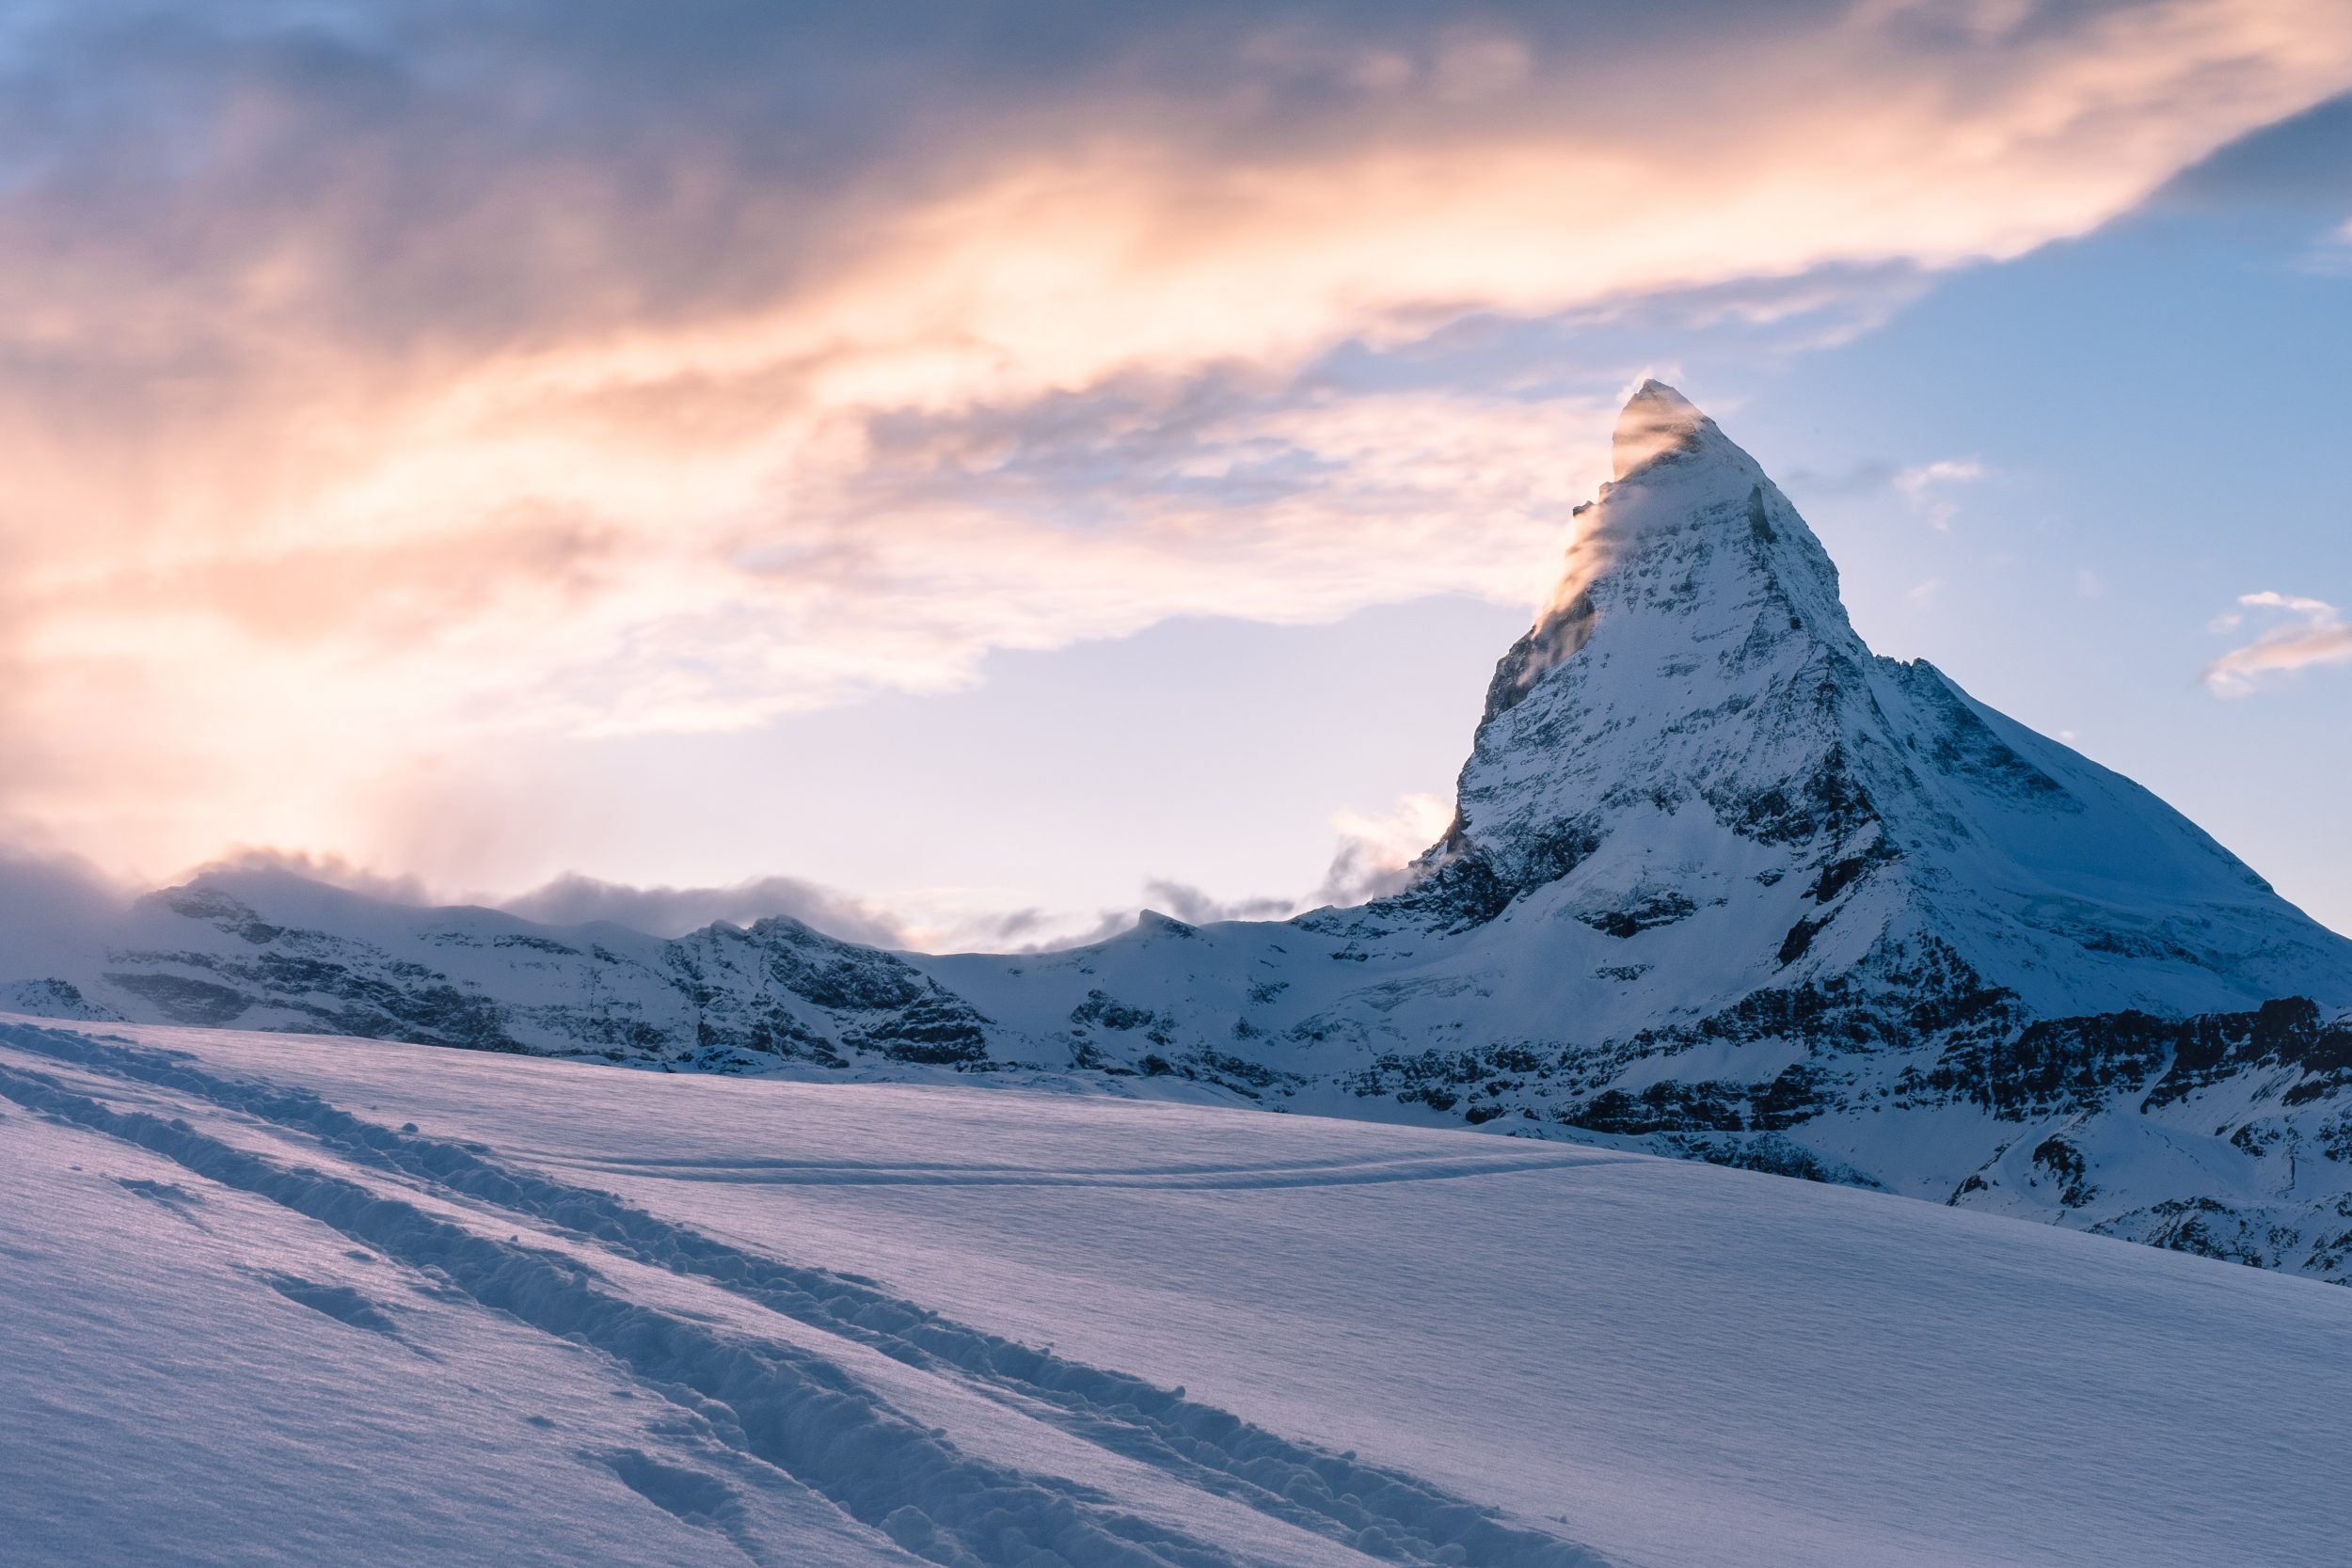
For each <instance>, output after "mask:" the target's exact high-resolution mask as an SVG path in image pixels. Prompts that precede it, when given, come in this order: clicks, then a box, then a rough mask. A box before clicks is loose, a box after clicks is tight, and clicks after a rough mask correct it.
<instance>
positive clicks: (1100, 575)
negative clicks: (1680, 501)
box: [0, 0, 2352, 947]
mask: <svg viewBox="0 0 2352 1568" xmlns="http://www.w3.org/2000/svg"><path fill="white" fill-rule="evenodd" d="M2347 358H2352V8H2346V7H2345V6H2344V5H2343V4H2342V0H2158V3H2122V4H2119V3H2106V4H2101V3H2090V0H1840V3H1822V0H1676V3H1665V4H1660V3H1655V0H1645V3H1642V4H1631V3H1628V4H1623V5H1609V4H1587V5H1581V6H1576V7H1562V6H1558V5H1525V6H1515V5H1500V4H1499V5H1487V6H1457V7H1447V8H1430V7H1426V6H1420V5H1407V4H1404V3H1402V0H1399V3H1394V4H1391V3H1384V0H1356V3H1346V4H1342V3H1321V4H1297V3H1279V0H1276V3H1262V4H1252V5H1240V4H1225V3H1221V0H1210V3H1191V4H1183V5H1175V4H1171V5H1167V6H1159V7H1150V8H1144V7H1103V6H1079V5H1065V4H1061V3H1058V0H1027V3H1025V4H1021V5H1017V6H1016V5H1004V4H993V3H990V0H961V3H957V4H941V3H931V4H914V3H909V4H897V5H879V6H878V5H873V4H870V3H869V4H864V5H852V4H834V3H831V0H805V3H802V4H796V5H793V6H788V7H786V6H776V5H772V4H767V3H764V0H763V3H755V0H675V3H673V4H669V5H664V6H660V7H647V6H643V5H637V4H624V3H621V0H562V3H558V0H467V3H465V4H457V3H454V0H451V3H439V0H412V3H405V4H397V3H390V0H368V3H361V0H342V3H327V0H310V3H294V0H278V3H269V0H216V3H215V4H212V5H208V6H204V7H187V6H184V5H164V4H139V3H131V0H72V3H60V4H44V3H40V0H19V3H18V4H15V5H12V6H10V7H9V8H7V10H6V13H5V15H0V472H5V473H6V474H7V475H8V483H7V484H6V486H5V487H0V568H4V569H0V736H5V739H6V746H5V749H0V844H4V845H5V846H6V847H7V854H8V857H9V858H11V859H12V860H13V861H14V862H16V863H37V862H43V861H44V860H45V861H50V862H54V861H56V860H58V859H60V858H62V859H64V860H66V861H67V862H69V863H74V864H78V865H80V866H81V867H83V868H85V869H86V870H87V872H88V873H89V874H91V875H94V876H97V877H100V878H103V879H111V880H112V881H114V882H117V883H119V884H120V885H122V886H125V887H130V886H152V885H157V884H159V883H162V882H165V881H168V880H173V879H179V878H182V877H184V876H185V875H186V874H187V873H188V872H189V870H190V869H191V868H193V867H196V866H199V865H202V864H205V863H218V862H220V861H223V860H234V859H246V860H253V859H262V860H278V861H282V862H285V863H292V864H294V865H297V866H302V867H307V868H309V869H310V870H312V871H315V872H317V873H319V874H323V875H326V876H329V877H332V878H334V879H339V880H343V881H346V882H349V883H352V884H354V885H359V886H365V887H370V888H373V889H376V890H378V891H383V892H388V893H390V894H393V895H399V896H405V897H414V898H434V899H447V898H467V899H475V900H482V901H499V902H504V903H507V904H509V905H510V906H511V907H514V908H516V909H517V910H520V911H524V912H527V913H532V914H534V915H538V916H541V917H544V918H550V919H568V918H583V917H587V916H590V915H605V916H612V917H617V918H622V919H627V920H631V921H633V922H636V923H639V924H642V925H644V926H646V927H649V928H660V929H664V930H672V929H684V928H686V927H689V926H691V925H694V924H699V923H701V922H702V921H704V920H707V919H710V918H722V917H723V918H733V919H743V918H748V917H750V916H753V915H756V914H760V913H766V912H790V913H798V914H802V915H803V916H804V917H807V918H811V919H813V920H815V921H816V922H817V923H818V924H820V925H822V926H825V927H827V928H829V929H834V930H836V931H839V932H840V933H842V934H845V935H850V936H855V937H861V938H866V939H868V940H878V941H887V942H897V943H902V944H907V945H919V946H928V947H950V946H966V945H971V946H984V947H1007V946H1017V945H1025V944H1028V943H1033V942H1052V941H1058V940H1068V939H1069V938H1071V937H1073V936H1075V935H1080V934H1084V933H1087V932H1090V931H1095V930H1100V929H1106V928H1109V927H1110V926H1113V925H1116V924H1117V923H1119V922H1120V921H1121V920H1123V919H1125V918H1128V917H1130V916H1131V915H1132V912H1133V911H1135V910H1136V908H1137V907H1139V906H1142V905H1150V906H1152V907H1155V908H1159V909H1163V910H1166V911H1169V912H1173V913H1177V914H1179V915H1184V916H1187V917H1192V918H1204V917H1210V916H1214V915H1216V914H1219V913H1250V914H1267V913H1281V912H1287V911H1290V910H1293V909H1295V908H1300V907H1304V906H1306V905H1308V904H1311V903H1314V902H1320V901H1325V900H1327V899H1331V898H1338V897H1345V896H1349V895H1352V894H1354V893H1356V892H1358V891H1360V890H1361V889H1362V888H1364V887H1366V886H1370V885H1372V884H1373V882H1374V881H1375V879H1377V877H1378V876H1379V874H1380V873H1381V872H1382V871H1384V870H1386V869H1388V868H1390V867H1392V866H1394V865H1395V864H1397V863H1401V861H1402V860H1403V859H1404V858H1405V857H1406V856H1408V855H1410V854H1411V853H1412V852H1414V851H1416V850H1418V849H1419V848H1420V847H1422V846H1423V845H1425V844H1426V843H1427V842H1428V841H1429V839H1430V838H1431V837H1433V836H1434V835H1435V832H1436V831H1437V830H1438V828H1439V827H1441V826H1442V823H1443V818H1444V816H1445V813H1446V810H1447V806H1448V797H1449V792H1450V789H1451V784H1452V780H1453V776H1454V771H1455V769H1456V768H1458V767H1459V766H1460V763H1461V760H1462V758H1463V756H1464V754H1465V753H1466V752H1467V749H1468V745H1469V740H1470V730H1471V727H1472V724H1473V722H1474V721H1475V718H1476V715H1477V710H1478V705H1479V701H1480V695H1481V693H1482V692H1483V689H1484V686H1485V682H1486V676H1487V674H1488V673H1489V672H1490V671H1491V669H1492V666H1493V663H1494V660H1495V659H1496V657H1498V656H1499V655H1500V654H1501V652H1502V649H1503V648H1504V647H1505V646H1507V645H1508V643H1509V642H1510V641H1511V640H1512V639H1513V638H1514V637H1515V636H1516V635H1517V634H1518V632H1519V631H1520V630H1522V629H1524V627H1525V626H1526V624H1527V621H1528V618H1529V615H1530V612H1531V610H1532V609H1533V607H1534V605H1536V604H1537V603H1538V602H1539V601H1540V600H1541V599H1542V597H1543V595H1544V593H1545V591H1546V589H1547V588H1548V587H1549V583H1550V580H1551V578H1552V577H1553V576H1554V575H1555V574H1556V571H1557V569H1558V563H1559V561H1560V555H1561V550H1562V547H1563V545H1564V543H1565V537H1566V531H1567V529H1568V527H1569V520H1568V514H1569V510H1570V508H1571V507H1572V506H1574V505H1575V504H1576V503H1577V502H1578V501H1580V500H1581V499H1586V498H1587V497H1588V496H1589V495H1590V493H1591V491H1592V489H1593V488H1594V486H1595V485H1596V484H1597V483H1598V482H1599V481H1600V480H1601V479H1603V478H1605V477H1607V470H1606V436H1607V431H1608V427H1609V424H1610V421H1611V419H1612V418H1613V412H1614V409H1615V407H1616V405H1617V404H1618V403H1619V402H1620V401H1621V399H1622V398H1623V396H1624V395H1625V393H1626V392H1627V390H1628V389H1629V388H1630V387H1632V386H1633V385H1636V384H1638V383H1639V381H1640V380H1641V379H1643V378H1644V377H1645V376H1648V375H1658V376H1660V377H1661V378H1663V379H1666V380H1669V381H1671V382H1673V383H1675V384H1676V385H1677V386H1678V387H1679V388H1681V389H1682V390H1683V391H1684V392H1685V393H1687V394H1688V395H1690V396H1691V397H1692V398H1693V399H1694V400H1696V401H1697V402H1699V403H1700V404H1701V405H1702V406H1704V407H1705V408H1706V409H1707V410H1708V412H1709V413H1710V414H1712V415H1714V416H1715V417H1716V419H1717V420H1718V421H1719V422H1720V423H1721V424H1722V425H1723V426H1724V429H1725V430H1726V431H1727V433H1728V434H1730V435H1731V436H1732V437H1733V438H1734V439H1736V440H1739V441H1740V442H1741V443H1742V444H1743V445H1745V446H1747V447H1748V448H1749V450H1750V451H1753V452H1754V453H1755V454H1756V456H1757V458H1758V459H1759V460H1760V461H1762V462H1763V463H1764V465H1765V466H1766V467H1767V468H1768V469H1769V470H1770V471H1772V473H1773V474H1775V476H1776V477H1777V478H1778V479H1779V480H1780V482H1781V483H1782V486H1783V488H1784V489H1785V490H1787V492H1788V495H1789V496H1790V498H1791V499H1793V500H1795V501H1796V503H1797V504H1798V505H1799V507H1800V508H1801V509H1802V510H1803V511H1804V513H1805V515H1806V516H1807V518H1808V519H1809V520H1810V521H1811V522H1812V524H1813V525H1814V527H1815V530H1816V531H1817V532H1819V533H1820V536H1821V538H1822V540H1823V542H1824V543H1825V544H1826V545H1827V546H1829V548H1830V550H1831V552H1832V554H1833V555H1834V556H1835V557H1836V560H1837V562H1839V565H1840V568H1841V570H1842V572H1843V574H1844V581H1845V585H1846V596H1847V600H1848V604H1849V607H1850V609H1851V612H1852V615H1853V618H1854V621H1855V623H1856V625H1857V626H1859V628H1860V629H1861V630H1862V632H1863V633H1864V635H1865V636H1866V637H1867V638H1868V639H1869V640H1870V641H1871V642H1872V644H1873V646H1875V647H1876V648H1877V649H1878V650H1879V651H1880V652H1882V653H1886V654H1892V655H1896V656H1899V657H1927V658H1931V659H1932V660H1933V661H1934V662H1935V663H1936V664H1937V665H1938V667H1940V668H1942V669H1943V670H1945V671H1946V672H1947V673H1950V674H1951V675H1952V676H1953V677H1954V678H1956V679H1957V680H1959V681H1960V682H1961V683H1962V684H1963V686H1964V687H1966V688H1967V689H1969V690H1970V691H1972V692H1973V693H1974V694H1976V695H1977V696H1978V697H1979V698H1980V699H1982V700H1984V701H1986V702H1989V703H1991V704H1993V705H1995V706H1997V707H2000V708H2002V709H2004V710H2006V711H2008V712H2009V713H2010V714H2012V715H2013V716H2015V717H2016V718H2018V719H2020V720H2023V721H2026V722H2027V723H2029V724H2032V725H2034V726H2035V727H2037V728H2040V729H2042V730H2044V731H2046V732H2048V733H2050V734H2053V735H2056V736H2059V737H2060V738H2062V739H2065V740H2067V741H2069V742H2070V743H2071V744H2073V745H2074V746H2076V747H2078V748H2079V749H2081V750H2082V751H2084V752H2086V753H2088V754H2089V755H2090V756H2092V757H2093V758H2095V759H2097V760H2099V761H2101V762H2103V763H2106V764H2107V765H2109V766H2111V767H2114V768H2120V769H2122V771H2124V772H2126V773H2128V774H2130V775H2131V776H2133V777H2135V778H2137V779H2138V780H2139V781H2140V782H2142V783H2144V784H2148V785H2149V786H2150V787H2151V788H2153V789H2154V790H2156V791H2157V793H2159V794H2160V795H2162V796H2164V797H2165V798H2166V799H2167V800H2170V801H2171V802H2172V803H2173V804H2175V805H2176V806H2178V807H2180V808H2181V809H2182V810H2183V811H2185V813H2187V814H2188V815H2189V816H2191V817H2193V818H2194V819H2195V820H2197V821H2198V822H2199V823H2201V825H2202V826H2204V827H2205V828H2207V829H2208V830H2209V831H2211V832H2213V833H2214V834H2215V835H2216V836H2217V837H2218V838H2219V839H2220V840H2221V841H2222V842H2223V843H2224V844H2226V845H2228V846H2229V847H2232V848H2233V849H2234V850H2236V851H2237V852H2238V853H2239V854H2241V855H2242V856H2244V857H2245V858H2246V859H2247V860H2248V861H2249V863H2252V864H2253V865H2254V866H2255V868H2256V869H2257V870H2259V871H2261V872H2263V873H2264V874H2265V876H2267V877H2268V878H2270V879H2271V880H2272V881H2273V882H2274V883H2275V884H2276V885H2277V886H2278V887H2279V889H2280V891H2281V892H2282V893H2283V894H2285V895H2287V896H2289V897H2290V898H2292V899H2294V900H2296V902H2297V903H2299V904H2301V905H2302V906H2303V907H2304V908H2306V909H2307V910H2309V911H2311V912H2312V913H2313V914H2314V915H2316V916H2318V917H2319V918H2321V919H2323V920H2325V921H2328V923H2330V924H2332V925H2333V926H2335V927H2337V928H2338V929H2340V930H2347V931H2352V821H2347V818H2346V815H2345V814H2344V812H2343V811H2342V810H2341V805H2340V801H2341V799H2342V796H2343V790H2344V783H2343V781H2344V779H2346V778H2347V777H2352V722H2347V719H2352V446H2347V443H2346V442H2345V440H2344V435H2343V432H2344V428H2345V425H2346V418H2347V415H2352V377H2348V376H2346V375H2344V373H2343V370H2342V366H2343V364H2344V362H2345V361H2346V360H2347Z"/></svg>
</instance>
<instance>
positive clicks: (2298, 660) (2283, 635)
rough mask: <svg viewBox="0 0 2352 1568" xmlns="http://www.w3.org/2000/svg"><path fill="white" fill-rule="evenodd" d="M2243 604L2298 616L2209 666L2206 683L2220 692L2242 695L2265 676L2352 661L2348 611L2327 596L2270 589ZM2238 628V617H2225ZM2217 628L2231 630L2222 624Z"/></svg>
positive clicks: (2243, 599) (2241, 597)
mask: <svg viewBox="0 0 2352 1568" xmlns="http://www.w3.org/2000/svg"><path fill="white" fill-rule="evenodd" d="M2237 602H2238V603H2239V604H2241V605H2244V606H2246V607H2247V608H2249V609H2250V610H2268V611H2271V612H2272V613H2273V615H2274V616H2276V615H2279V614H2284V615H2287V616H2291V617H2293V619H2292V620H2290V621H2289V622H2287V623H2286V624H2284V625H2278V626H2272V627H2271V628H2270V629H2269V630H2267V631H2265V632H2264V633H2263V634H2262V635H2261V636H2260V637H2257V638H2255V639H2254V641H2251V642H2248V643H2245V644H2244V645H2242V646H2239V647H2235V648H2233V649H2231V650H2230V651H2229V652H2228V653H2226V654H2223V655H2222V656H2221V657H2219V658H2217V659H2215V660H2214V661H2213V662H2212V663H2211V664H2208V665H2207V666H2205V674H2204V681H2205V685H2206V687H2207V688H2209V689H2211V690H2212V691H2213V693H2214V694H2215V695H2216V696H2219V697H2242V696H2244V695H2246V694H2247V693H2249V692H2250V691H2253V690H2254V689H2256V688H2257V687H2258V686H2259V685H2260V683H2261V681H2262V680H2263V678H2264V677H2265V676H2268V675H2276V674H2283V673H2288V672H2291V671H2296V670H2301V669H2305V668H2307V667H2309V666H2312V665H2315V664H2344V663H2352V625H2347V624H2346V623H2345V621H2344V612H2343V611H2342V610H2338V609H2337V608H2336V607H2335V606H2333V605H2331V604H2328V603H2327V602H2326V601H2324V600H2321V599H2312V598H2303V597H2298V596H2296V595H2294V594H2279V593H2274V592H2270V591H2267V590H2265V592H2263V593H2260V594H2239V595H2238V601H2237ZM2223 619H2224V621H2226V622H2227V624H2228V627H2231V628H2233V627H2234V626H2236V625H2237V622H2238V617H2236V616H2234V615H2233V616H2227V617H2224V618H2223ZM2216 626H2217V629H2227V628H2225V627H2223V626H2222V625H2221V623H2217V624H2216Z"/></svg>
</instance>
